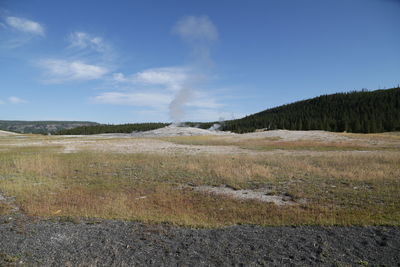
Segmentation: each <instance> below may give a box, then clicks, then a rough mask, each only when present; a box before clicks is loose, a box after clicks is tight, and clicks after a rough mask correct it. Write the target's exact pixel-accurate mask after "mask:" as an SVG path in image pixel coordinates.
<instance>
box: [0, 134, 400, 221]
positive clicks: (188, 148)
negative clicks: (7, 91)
mask: <svg viewBox="0 0 400 267" xmlns="http://www.w3.org/2000/svg"><path fill="white" fill-rule="evenodd" d="M399 166H400V135H399V134H398V133H383V134H370V135H363V134H350V133H329V132H322V131H309V132H301V131H282V130H281V131H267V132H259V133H251V134H243V135H237V134H226V135H203V136H152V137H134V136H131V135H128V134H125V135H123V134H119V135H112V134H109V135H107V134H103V135H93V136H42V135H11V134H7V133H3V134H2V136H0V213H1V214H3V215H5V214H13V213H22V214H25V215H28V216H33V217H35V218H63V219H64V220H71V221H79V220H80V219H82V218H83V219H88V218H93V219H121V220H128V221H140V222H145V223H168V224H172V225H177V226H188V227H200V228H214V227H223V226H229V225H238V224H256V225H261V226H272V225H273V226H287V225H394V226H396V225H400V201H399V195H400V168H399Z"/></svg>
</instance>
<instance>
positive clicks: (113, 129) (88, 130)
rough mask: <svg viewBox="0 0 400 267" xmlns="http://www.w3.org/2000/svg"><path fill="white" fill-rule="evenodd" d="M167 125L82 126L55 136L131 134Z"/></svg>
mask: <svg viewBox="0 0 400 267" xmlns="http://www.w3.org/2000/svg"><path fill="white" fill-rule="evenodd" d="M167 125H169V123H159V122H151V123H129V124H118V125H112V124H100V125H95V126H83V127H76V128H73V129H65V130H61V131H58V132H56V133H55V134H57V135H75V134H76V135H78V134H84V135H86V134H102V133H132V132H134V131H138V132H140V131H150V130H154V129H158V128H162V127H165V126H167Z"/></svg>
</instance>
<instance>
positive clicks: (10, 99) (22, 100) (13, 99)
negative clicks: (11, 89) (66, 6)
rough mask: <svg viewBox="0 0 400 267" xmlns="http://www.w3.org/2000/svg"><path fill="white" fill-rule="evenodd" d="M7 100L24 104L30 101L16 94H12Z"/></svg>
mask: <svg viewBox="0 0 400 267" xmlns="http://www.w3.org/2000/svg"><path fill="white" fill-rule="evenodd" d="M7 100H8V102H9V103H11V104H24V103H27V102H28V101H26V100H25V99H22V98H19V97H16V96H10V97H9V98H8V99H7Z"/></svg>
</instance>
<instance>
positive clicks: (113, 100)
mask: <svg viewBox="0 0 400 267" xmlns="http://www.w3.org/2000/svg"><path fill="white" fill-rule="evenodd" d="M93 100H94V101H95V102H96V103H102V104H113V105H127V106H138V107H153V108H161V107H163V106H166V105H168V103H169V102H171V100H172V97H171V96H170V95H168V94H163V93H146V92H139V93H135V92H130V93H121V92H106V93H102V94H100V95H98V96H96V97H94V98H93Z"/></svg>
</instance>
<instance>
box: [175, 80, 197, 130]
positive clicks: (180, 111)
mask: <svg viewBox="0 0 400 267" xmlns="http://www.w3.org/2000/svg"><path fill="white" fill-rule="evenodd" d="M192 95H193V91H192V90H191V89H190V88H182V89H180V90H179V91H178V93H177V94H176V96H175V98H174V99H173V100H172V101H171V103H170V104H169V115H170V117H171V119H172V121H173V122H174V123H175V124H177V125H179V124H180V123H181V122H182V120H183V118H184V115H185V111H184V108H185V104H186V103H187V102H188V101H189V100H190V98H191V97H192Z"/></svg>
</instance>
